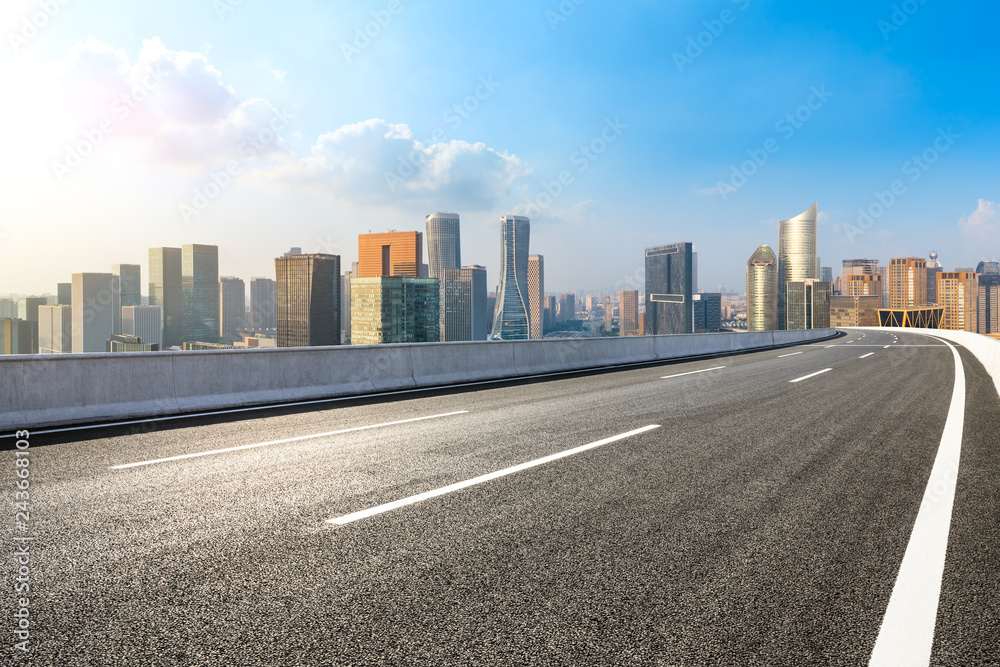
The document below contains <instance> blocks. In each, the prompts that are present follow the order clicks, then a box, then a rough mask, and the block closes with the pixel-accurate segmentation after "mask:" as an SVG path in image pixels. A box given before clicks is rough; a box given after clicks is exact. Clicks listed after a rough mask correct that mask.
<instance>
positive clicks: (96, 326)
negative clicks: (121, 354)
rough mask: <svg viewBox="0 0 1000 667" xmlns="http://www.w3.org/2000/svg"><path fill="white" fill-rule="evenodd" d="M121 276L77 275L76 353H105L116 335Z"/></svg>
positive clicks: (74, 308) (75, 306)
mask: <svg viewBox="0 0 1000 667" xmlns="http://www.w3.org/2000/svg"><path fill="white" fill-rule="evenodd" d="M117 283H118V276H116V275H114V274H111V273H74V274H73V305H72V306H70V307H71V308H72V309H73V352H75V353H80V352H104V351H105V348H106V342H107V340H108V339H109V338H111V336H113V335H114V333H115V332H114V326H115V314H116V313H117V314H118V317H121V306H120V305H119V303H118V296H119V292H118V285H117Z"/></svg>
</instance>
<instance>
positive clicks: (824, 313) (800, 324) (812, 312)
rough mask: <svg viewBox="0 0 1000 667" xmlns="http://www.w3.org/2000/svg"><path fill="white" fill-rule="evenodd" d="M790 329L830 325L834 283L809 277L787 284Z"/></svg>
mask: <svg viewBox="0 0 1000 667" xmlns="http://www.w3.org/2000/svg"><path fill="white" fill-rule="evenodd" d="M787 294H788V301H787V311H786V312H787V317H788V327H787V328H788V329H789V330H796V329H826V328H829V326H830V297H831V296H832V295H833V283H827V282H823V281H822V280H815V279H812V278H809V279H807V280H793V281H791V282H789V283H788V285H787Z"/></svg>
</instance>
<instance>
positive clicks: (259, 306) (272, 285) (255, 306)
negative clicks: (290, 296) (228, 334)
mask: <svg viewBox="0 0 1000 667" xmlns="http://www.w3.org/2000/svg"><path fill="white" fill-rule="evenodd" d="M250 328H251V329H253V330H254V331H265V332H269V331H272V330H274V329H277V328H278V284H277V283H276V282H275V281H273V280H271V279H270V278H251V279H250Z"/></svg>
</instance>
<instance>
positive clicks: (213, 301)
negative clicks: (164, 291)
mask: <svg viewBox="0 0 1000 667" xmlns="http://www.w3.org/2000/svg"><path fill="white" fill-rule="evenodd" d="M181 302H182V304H183V310H184V341H185V342H200V343H215V342H217V341H218V340H219V248H218V246H214V245H199V244H188V245H184V246H181ZM154 305H155V304H154Z"/></svg>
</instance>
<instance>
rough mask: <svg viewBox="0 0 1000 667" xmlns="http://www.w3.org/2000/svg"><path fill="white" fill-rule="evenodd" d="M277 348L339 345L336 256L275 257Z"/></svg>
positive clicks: (338, 297)
mask: <svg viewBox="0 0 1000 667" xmlns="http://www.w3.org/2000/svg"><path fill="white" fill-rule="evenodd" d="M274 272H275V275H276V276H277V278H278V279H277V281H276V282H277V284H278V304H277V305H278V308H277V325H278V347H309V346H317V345H340V256H339V255H324V254H311V255H292V256H289V257H276V258H275V260H274Z"/></svg>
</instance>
